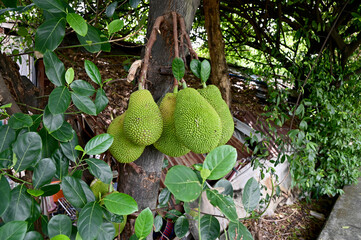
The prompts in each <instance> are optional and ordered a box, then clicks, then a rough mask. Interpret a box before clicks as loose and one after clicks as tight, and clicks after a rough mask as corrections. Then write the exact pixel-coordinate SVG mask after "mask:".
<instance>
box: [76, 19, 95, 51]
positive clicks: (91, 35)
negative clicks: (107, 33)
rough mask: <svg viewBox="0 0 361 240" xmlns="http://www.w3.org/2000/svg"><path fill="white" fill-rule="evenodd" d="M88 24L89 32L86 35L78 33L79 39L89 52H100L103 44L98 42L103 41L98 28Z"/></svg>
mask: <svg viewBox="0 0 361 240" xmlns="http://www.w3.org/2000/svg"><path fill="white" fill-rule="evenodd" d="M87 25H88V32H87V34H86V35H85V36H84V37H82V36H80V35H79V34H77V37H78V40H79V42H80V43H81V44H82V45H83V47H84V48H85V49H86V50H87V51H88V52H91V53H96V52H99V51H100V50H101V44H97V43H99V42H101V39H100V36H99V33H98V31H97V30H96V28H94V27H93V26H90V25H89V24H87ZM94 43H95V44H94Z"/></svg>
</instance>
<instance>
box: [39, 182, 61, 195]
mask: <svg viewBox="0 0 361 240" xmlns="http://www.w3.org/2000/svg"><path fill="white" fill-rule="evenodd" d="M40 189H41V190H43V191H44V193H43V195H42V196H43V197H47V196H52V195H54V194H56V193H57V192H59V191H60V185H59V184H48V185H45V186H43V187H41V188H40Z"/></svg>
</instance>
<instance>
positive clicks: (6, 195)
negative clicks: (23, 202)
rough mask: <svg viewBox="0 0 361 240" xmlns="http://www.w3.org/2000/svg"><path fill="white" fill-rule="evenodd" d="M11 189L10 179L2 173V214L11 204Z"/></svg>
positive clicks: (0, 189) (0, 190)
mask: <svg viewBox="0 0 361 240" xmlns="http://www.w3.org/2000/svg"><path fill="white" fill-rule="evenodd" d="M10 192H11V189H10V185H9V182H8V180H7V179H6V177H5V176H4V175H0V202H1V204H0V216H1V215H2V214H3V213H4V212H5V210H6V209H7V207H8V206H9V204H10V200H11V193H10Z"/></svg>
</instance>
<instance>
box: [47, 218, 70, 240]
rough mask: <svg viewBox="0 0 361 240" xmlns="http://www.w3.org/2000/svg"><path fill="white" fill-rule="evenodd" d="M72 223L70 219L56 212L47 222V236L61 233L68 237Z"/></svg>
mask: <svg viewBox="0 0 361 240" xmlns="http://www.w3.org/2000/svg"><path fill="white" fill-rule="evenodd" d="M71 228H72V223H71V219H70V218H69V217H68V216H67V215H64V214H58V215H55V216H54V217H52V218H51V219H50V221H49V223H48V233H49V237H50V238H52V237H54V236H56V235H59V234H63V235H66V236H68V237H70V235H71Z"/></svg>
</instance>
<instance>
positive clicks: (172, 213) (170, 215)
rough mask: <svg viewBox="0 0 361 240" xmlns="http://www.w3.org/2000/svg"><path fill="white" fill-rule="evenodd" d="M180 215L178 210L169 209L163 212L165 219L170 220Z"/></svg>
mask: <svg viewBox="0 0 361 240" xmlns="http://www.w3.org/2000/svg"><path fill="white" fill-rule="evenodd" d="M180 216H182V213H181V212H180V211H178V210H175V209H172V210H169V211H168V212H167V213H166V214H165V218H166V219H170V220H172V221H175V220H176V219H178V218H179V217H180Z"/></svg>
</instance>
